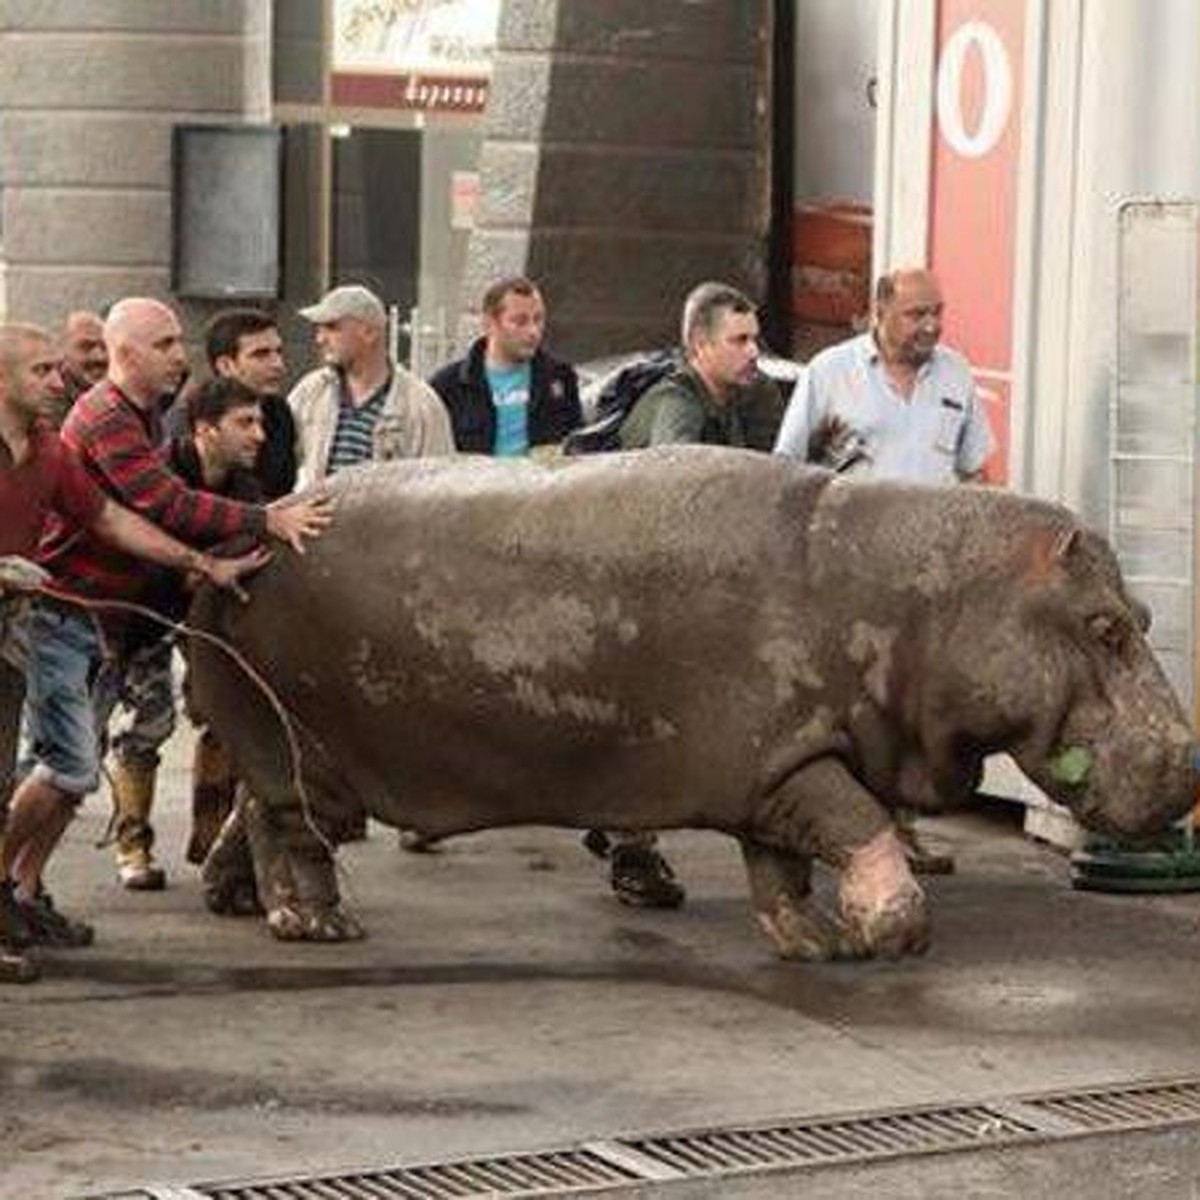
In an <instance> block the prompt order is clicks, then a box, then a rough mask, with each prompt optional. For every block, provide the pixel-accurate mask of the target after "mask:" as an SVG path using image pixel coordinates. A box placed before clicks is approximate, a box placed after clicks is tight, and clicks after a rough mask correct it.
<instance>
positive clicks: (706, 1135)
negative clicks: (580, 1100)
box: [92, 1079, 1200, 1200]
mask: <svg viewBox="0 0 1200 1200" xmlns="http://www.w3.org/2000/svg"><path fill="white" fill-rule="evenodd" d="M1193 1121H1197V1122H1200V1080H1195V1079H1190V1080H1177V1081H1159V1082H1145V1083H1128V1084H1119V1085H1116V1086H1113V1087H1096V1088H1084V1089H1079V1090H1074V1091H1059V1092H1051V1093H1044V1094H1041V1095H1031V1096H1014V1097H1010V1098H1007V1099H998V1100H987V1101H983V1102H980V1103H977V1104H952V1105H942V1106H938V1107H932V1106H930V1107H922V1108H907V1109H901V1110H892V1111H881V1112H872V1113H863V1114H860V1115H848V1116H841V1117H814V1118H809V1119H804V1120H797V1121H788V1122H783V1121H780V1122H773V1123H770V1124H759V1125H739V1126H730V1127H727V1128H722V1129H703V1130H692V1131H685V1132H678V1133H664V1134H654V1135H646V1136H630V1137H622V1138H613V1139H611V1140H607V1141H595V1142H588V1143H586V1144H584V1145H580V1146H574V1147H568V1148H563V1149H557V1150H547V1151H543V1152H531V1153H528V1154H506V1155H496V1156H493V1157H481V1158H472V1159H462V1160H458V1161H447V1162H440V1163H426V1164H422V1165H417V1166H410V1167H396V1168H393V1169H372V1170H365V1171H359V1172H342V1173H339V1174H328V1175H308V1176H304V1177H299V1176H291V1177H289V1178H286V1179H284V1178H276V1179H261V1180H257V1181H253V1180H251V1181H246V1182H241V1183H234V1182H226V1183H211V1184H195V1185H192V1186H191V1187H177V1186H176V1187H144V1188H135V1189H133V1190H130V1191H123V1192H119V1193H115V1192H114V1193H107V1194H105V1195H104V1196H95V1197H93V1198H92V1200H480V1198H482V1197H504V1196H518V1197H522V1196H523V1197H539V1196H540V1197H547V1196H570V1195H581V1194H584V1193H595V1192H603V1191H609V1190H612V1189H614V1188H622V1187H627V1186H632V1185H641V1186H645V1185H646V1184H649V1183H656V1182H670V1181H677V1180H695V1179H705V1178H719V1177H721V1176H728V1175H738V1174H748V1173H757V1172H763V1171H782V1170H796V1169H804V1168H813V1167H818V1166H832V1165H834V1164H845V1163H852V1162H871V1161H877V1160H880V1159H888V1158H901V1157H906V1156H910V1155H917V1154H934V1153H946V1152H953V1151H962V1150H978V1149H983V1148H989V1149H994V1148H997V1147H1000V1146H1007V1145H1014V1144H1018V1143H1022V1142H1024V1143H1028V1142H1034V1141H1050V1140H1055V1139H1063V1138H1074V1137H1085V1136H1087V1135H1088V1134H1094V1133H1113V1132H1117V1131H1121V1130H1127V1129H1128V1130H1133V1129H1146V1128H1151V1127H1155V1126H1164V1125H1181V1124H1188V1123H1190V1122H1193Z"/></svg>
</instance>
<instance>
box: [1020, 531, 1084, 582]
mask: <svg viewBox="0 0 1200 1200" xmlns="http://www.w3.org/2000/svg"><path fill="white" fill-rule="evenodd" d="M1081 541H1082V535H1081V534H1080V531H1079V526H1078V525H1070V526H1067V527H1066V528H1064V527H1062V526H1059V527H1058V528H1057V529H1038V530H1035V531H1034V534H1033V536H1032V537H1031V538H1030V542H1029V556H1028V559H1027V565H1026V570H1025V577H1026V579H1027V580H1029V581H1030V582H1031V583H1032V582H1037V581H1039V580H1047V579H1053V578H1054V577H1055V576H1058V575H1062V574H1063V573H1064V572H1066V571H1068V570H1069V569H1070V566H1071V560H1072V559H1073V558H1075V556H1076V555H1077V554H1078V553H1079V548H1080V543H1081Z"/></svg>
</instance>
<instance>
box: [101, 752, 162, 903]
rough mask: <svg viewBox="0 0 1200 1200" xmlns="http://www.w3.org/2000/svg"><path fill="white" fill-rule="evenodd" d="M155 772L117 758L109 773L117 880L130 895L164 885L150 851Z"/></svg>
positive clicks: (152, 841) (155, 770)
mask: <svg viewBox="0 0 1200 1200" xmlns="http://www.w3.org/2000/svg"><path fill="white" fill-rule="evenodd" d="M157 773H158V772H157V768H156V767H153V766H149V765H147V764H146V763H142V762H137V761H134V760H126V759H118V760H117V761H116V762H115V763H114V764H113V766H112V770H111V771H110V772H109V785H110V787H111V789H112V797H113V805H114V807H115V808H116V819H117V878H118V879H119V880H120V881H121V886H122V887H123V888H127V889H128V890H129V891H131V892H161V891H162V890H163V888H165V887H166V886H167V875H166V872H165V871H164V870H163V869H162V867H160V866H159V865H158V864H157V863H156V862H155V861H154V855H153V852H152V850H151V847H152V846H153V845H154V830H153V828H151V825H150V809H151V806H152V805H153V804H154V784H155V780H156V778H157Z"/></svg>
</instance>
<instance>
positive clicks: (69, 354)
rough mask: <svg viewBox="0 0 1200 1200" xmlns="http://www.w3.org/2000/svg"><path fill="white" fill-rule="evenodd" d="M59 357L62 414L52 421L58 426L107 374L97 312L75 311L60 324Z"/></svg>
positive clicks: (100, 324) (106, 351)
mask: <svg viewBox="0 0 1200 1200" xmlns="http://www.w3.org/2000/svg"><path fill="white" fill-rule="evenodd" d="M59 350H60V352H61V354H62V357H61V359H60V360H59V364H58V371H59V374H60V375H61V376H62V382H63V390H62V399H61V403H60V405H59V408H60V409H61V415H60V416H59V417H58V419H57V420H56V421H55V422H54V423H55V425H61V424H62V423H63V421H64V420H65V419H66V416H67V413H69V412H70V411H71V406H72V405H73V404H74V403H75V401H76V400H78V399H79V397H80V396H82V395H83V393H84V392H86V391H87V390H88V389H89V388H93V387H95V386H96V384H98V383H99V382H100V380H102V379H103V378H104V376H105V374H106V372H107V371H108V350H107V348H106V347H105V345H104V321H103V320H102V319H101V317H100V315H99V314H98V313H94V312H91V311H89V310H88V309H78V310H76V311H75V312H73V313H71V314H70V315H69V316H68V317H67V319H66V321H64V322H63V328H62V333H61V335H60V339H59Z"/></svg>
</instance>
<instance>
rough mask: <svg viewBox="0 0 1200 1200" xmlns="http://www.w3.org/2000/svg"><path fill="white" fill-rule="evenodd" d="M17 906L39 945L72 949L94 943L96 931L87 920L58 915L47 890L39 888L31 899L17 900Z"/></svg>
mask: <svg viewBox="0 0 1200 1200" xmlns="http://www.w3.org/2000/svg"><path fill="white" fill-rule="evenodd" d="M17 904H18V905H19V906H20V909H21V913H22V915H23V916H24V918H25V920H26V922H27V923H28V925H29V928H30V929H31V930H32V932H33V939H34V942H35V943H36V944H37V945H39V946H59V947H61V948H63V949H74V948H77V947H81V946H90V945H91V944H92V943H93V942H94V941H95V940H96V931H95V930H94V929H93V928H92V927H91V926H90V925H89V924H88V923H87V922H86V921H76V920H74V919H72V918H71V917H67V916H64V915H63V914H62V913H60V912H59V911H58V909H57V908H55V906H54V901H53V900H51V899H50V893H49V892H47V891H43V890H40V889H39V891H38V894H37V895H36V896H34V898H33V899H32V900H18V901H17Z"/></svg>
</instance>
